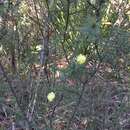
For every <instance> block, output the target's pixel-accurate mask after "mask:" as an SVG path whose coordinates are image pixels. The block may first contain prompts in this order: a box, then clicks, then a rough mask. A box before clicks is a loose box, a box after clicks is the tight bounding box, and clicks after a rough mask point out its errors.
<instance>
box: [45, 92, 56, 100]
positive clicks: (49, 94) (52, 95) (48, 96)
mask: <svg viewBox="0 0 130 130" xmlns="http://www.w3.org/2000/svg"><path fill="white" fill-rule="evenodd" d="M47 99H48V101H49V102H52V101H53V100H54V99H55V93H54V92H50V93H48V95H47Z"/></svg>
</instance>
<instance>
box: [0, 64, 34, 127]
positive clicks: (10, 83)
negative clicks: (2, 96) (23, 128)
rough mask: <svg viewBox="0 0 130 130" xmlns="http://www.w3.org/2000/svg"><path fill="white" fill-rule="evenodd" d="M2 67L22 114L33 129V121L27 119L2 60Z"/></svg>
mask: <svg viewBox="0 0 130 130" xmlns="http://www.w3.org/2000/svg"><path fill="white" fill-rule="evenodd" d="M0 69H1V71H2V73H3V76H4V78H5V79H6V81H7V83H8V85H9V87H10V90H11V92H12V94H13V95H14V97H15V100H16V103H17V105H18V107H19V110H20V111H21V113H22V115H23V116H24V119H25V120H26V121H27V123H28V126H29V128H30V129H31V128H32V127H31V122H29V120H28V119H27V117H26V113H25V112H24V110H23V109H22V107H21V104H20V102H19V101H18V98H17V95H16V93H15V90H14V88H13V85H12V82H11V81H10V79H9V78H8V76H7V73H6V72H5V70H4V67H3V65H2V63H1V62H0Z"/></svg>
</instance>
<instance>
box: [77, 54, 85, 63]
mask: <svg viewBox="0 0 130 130" xmlns="http://www.w3.org/2000/svg"><path fill="white" fill-rule="evenodd" d="M76 61H77V63H78V64H84V63H85V62H86V56H85V55H82V54H79V55H78V56H77V58H76Z"/></svg>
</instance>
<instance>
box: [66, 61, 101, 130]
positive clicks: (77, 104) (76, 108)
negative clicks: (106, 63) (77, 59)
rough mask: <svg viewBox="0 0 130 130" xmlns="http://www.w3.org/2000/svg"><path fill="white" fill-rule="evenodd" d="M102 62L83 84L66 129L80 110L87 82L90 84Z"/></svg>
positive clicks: (67, 129)
mask: <svg viewBox="0 0 130 130" xmlns="http://www.w3.org/2000/svg"><path fill="white" fill-rule="evenodd" d="M100 64H101V63H99V64H98V66H97V67H96V69H95V70H94V72H93V73H92V75H91V77H90V78H89V79H86V81H85V82H83V84H82V90H81V92H80V95H79V98H78V100H77V103H76V106H75V108H74V110H73V113H72V115H71V117H70V119H69V122H68V124H67V128H66V130H69V128H70V126H71V122H72V120H73V118H74V116H75V114H76V112H77V110H78V107H79V105H80V103H81V100H82V98H83V95H84V92H85V88H86V87H85V86H86V84H88V83H89V82H90V81H91V80H92V78H93V77H94V76H95V74H96V73H97V70H98V68H99V67H100Z"/></svg>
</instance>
